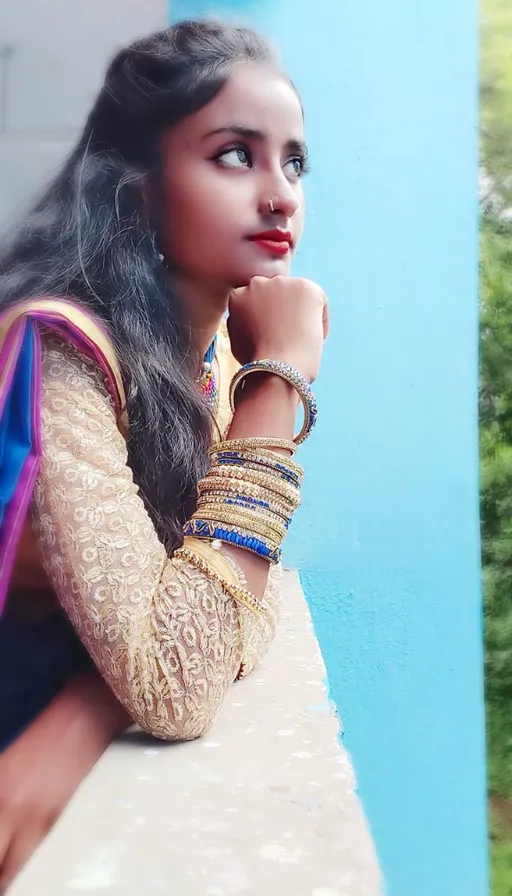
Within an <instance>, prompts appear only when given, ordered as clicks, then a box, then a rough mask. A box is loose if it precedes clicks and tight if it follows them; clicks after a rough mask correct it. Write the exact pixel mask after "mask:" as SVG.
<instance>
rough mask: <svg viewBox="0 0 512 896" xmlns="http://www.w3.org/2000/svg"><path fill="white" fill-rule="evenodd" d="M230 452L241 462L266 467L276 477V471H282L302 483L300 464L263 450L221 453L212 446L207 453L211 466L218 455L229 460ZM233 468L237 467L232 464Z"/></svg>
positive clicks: (216, 460) (226, 451)
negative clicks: (274, 472) (274, 473)
mask: <svg viewBox="0 0 512 896" xmlns="http://www.w3.org/2000/svg"><path fill="white" fill-rule="evenodd" d="M231 452H233V454H235V455H236V456H237V457H239V458H240V459H241V460H243V461H251V462H252V463H255V464H258V465H259V466H262V467H268V468H269V469H270V470H272V471H276V475H279V474H278V472H277V471H278V470H279V469H282V470H283V472H285V473H287V474H288V475H289V476H295V477H296V479H298V481H299V482H302V480H303V478H304V468H303V467H301V466H300V464H297V463H295V461H293V460H292V459H291V458H290V457H284V456H283V455H282V454H276V452H275V451H267V450H266V449H265V448H259V449H258V451H251V450H249V449H244V450H243V451H241V450H237V449H234V448H233V449H231V448H226V449H224V450H223V451H219V450H218V448H217V446H214V447H213V448H210V450H209V452H208V453H209V455H210V457H211V459H212V461H213V464H214V465H216V464H217V463H218V458H219V455H221V454H222V455H224V456H227V459H228V460H229V454H230V453H231ZM233 466H237V465H236V464H233Z"/></svg>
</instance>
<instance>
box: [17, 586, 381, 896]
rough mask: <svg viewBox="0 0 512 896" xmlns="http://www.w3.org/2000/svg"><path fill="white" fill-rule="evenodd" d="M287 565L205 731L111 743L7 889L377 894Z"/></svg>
mask: <svg viewBox="0 0 512 896" xmlns="http://www.w3.org/2000/svg"><path fill="white" fill-rule="evenodd" d="M324 679H325V669H324V665H323V662H322V659H321V656H320V652H319V649H318V645H317V642H316V639H315V636H314V633H313V629H312V625H311V619H310V615H309V611H308V608H307V605H306V602H305V599H304V596H303V594H302V591H301V588H300V584H299V580H298V577H297V576H296V575H295V574H294V573H287V574H286V597H285V609H284V616H283V620H282V624H281V628H280V633H279V636H278V639H277V641H276V643H275V645H274V646H273V648H272V651H271V652H270V654H269V656H268V658H267V660H266V662H265V663H264V665H263V666H261V668H260V669H258V670H257V671H255V672H254V673H253V674H252V675H250V676H249V677H248V678H247V679H246V680H245V681H242V682H240V683H239V684H237V685H235V686H234V687H233V689H232V691H231V694H230V695H229V697H228V700H227V703H226V705H225V707H224V709H223V711H222V713H221V715H220V716H219V719H218V721H217V723H216V725H215V727H214V729H213V731H212V732H211V734H210V735H209V736H208V737H207V738H206V739H205V740H202V741H197V742H195V743H191V744H179V745H172V744H170V745H166V744H159V743H155V742H154V741H148V740H145V739H143V738H142V737H141V736H140V735H133V736H132V737H128V738H126V739H125V740H124V741H123V742H120V743H116V744H114V745H113V746H112V747H111V748H110V749H109V750H108V752H107V753H106V754H105V756H104V757H103V759H102V760H101V762H100V763H99V764H98V765H97V767H96V769H95V770H94V772H93V773H92V774H91V775H90V777H89V778H88V779H87V781H86V782H85V783H84V785H83V786H82V788H81V790H80V791H79V793H78V794H77V796H76V797H75V799H74V800H73V801H72V803H71V805H70V806H69V808H68V810H67V812H66V813H65V815H64V816H63V817H62V819H61V820H60V822H59V823H58V825H57V826H56V828H55V829H54V831H53V832H52V834H51V835H50V837H49V838H48V839H47V841H46V842H45V844H44V845H43V846H42V848H41V849H40V850H39V852H38V853H37V854H36V856H35V857H34V859H33V860H32V862H31V863H30V864H29V865H28V867H27V868H26V869H25V871H24V872H23V873H22V875H20V877H19V878H18V880H17V882H16V883H15V885H14V886H13V887H12V889H11V890H10V893H9V896H64V894H77V893H100V894H106V896H111V894H116V896H117V894H119V896H152V894H158V893H163V894H166V896H232V894H258V896H263V894H269V896H273V894H276V896H380V894H381V889H380V876H379V871H378V866H377V861H376V858H375V852H374V848H373V844H372V840H371V837H370V835H369V833H368V828H367V825H366V822H365V818H364V814H363V811H362V809H361V806H360V803H359V801H358V799H357V797H356V795H355V793H354V778H353V773H352V768H351V765H350V761H349V758H348V756H347V754H346V753H345V751H344V750H343V748H342V746H341V744H340V741H339V739H338V732H339V723H338V720H337V718H336V716H335V714H334V712H333V710H332V707H331V706H330V705H329V702H328V698H327V694H326V689H325V683H324Z"/></svg>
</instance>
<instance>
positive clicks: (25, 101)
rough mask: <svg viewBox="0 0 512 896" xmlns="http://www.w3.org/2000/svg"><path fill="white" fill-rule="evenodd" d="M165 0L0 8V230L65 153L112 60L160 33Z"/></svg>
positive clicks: (81, 0) (55, 0)
mask: <svg viewBox="0 0 512 896" xmlns="http://www.w3.org/2000/svg"><path fill="white" fill-rule="evenodd" d="M168 18H169V10H168V5H167V3H166V2H165V0H142V2H141V0H47V2H45V3H42V2H40V0H16V3H13V2H8V0H7V2H3V3H0V231H1V232H3V231H5V230H7V229H8V228H9V226H10V225H11V223H12V222H13V220H15V219H16V217H18V215H19V214H20V213H21V212H22V211H23V209H24V208H25V206H26V204H27V203H28V202H30V201H31V199H32V197H33V195H34V191H37V190H39V188H40V187H41V185H42V184H44V182H45V180H46V179H47V178H48V177H49V176H50V175H51V173H52V172H53V171H54V170H55V168H56V166H57V165H58V163H59V162H60V160H61V159H62V158H63V157H64V155H65V153H66V152H67V151H68V149H69V147H70V146H71V144H72V142H73V140H74V139H75V138H76V136H77V134H78V131H79V129H80V128H81V126H82V124H83V122H84V119H85V116H86V114H87V112H88V110H89V107H90V105H91V104H92V101H93V99H94V96H95V94H96V92H97V89H98V87H99V86H100V84H101V81H102V77H103V72H104V68H105V66H106V64H107V61H108V59H109V58H110V56H112V55H113V53H114V52H115V51H116V50H117V49H118V48H119V47H122V46H123V45H124V44H125V43H127V42H128V41H130V40H132V39H133V38H135V37H140V36H141V35H143V34H145V33H147V32H150V31H152V30H155V29H156V28H161V27H163V26H165V24H166V23H167V21H168Z"/></svg>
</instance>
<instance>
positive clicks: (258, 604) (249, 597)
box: [173, 548, 267, 615]
mask: <svg viewBox="0 0 512 896" xmlns="http://www.w3.org/2000/svg"><path fill="white" fill-rule="evenodd" d="M173 559H176V560H183V561H185V562H186V563H190V565H191V566H193V567H195V569H198V570H199V571H200V572H203V573H204V574H205V575H206V576H208V578H209V579H212V580H213V581H214V582H217V583H218V584H219V585H220V586H221V587H222V589H223V590H224V591H225V592H226V594H229V596H230V597H232V598H233V600H236V601H237V603H240V604H243V606H244V607H247V609H248V610H252V612H253V613H256V615H262V614H264V613H266V612H267V608H266V607H265V605H264V604H263V602H262V601H260V600H258V598H257V597H255V596H254V594H252V593H251V592H250V591H248V590H247V589H246V588H242V587H241V586H237V585H231V583H230V582H226V580H225V579H223V578H222V576H220V575H219V574H218V573H217V572H216V570H215V569H213V567H212V566H210V564H209V563H207V562H206V560H204V558H203V557H199V555H198V554H195V553H194V552H193V551H190V550H189V549H188V548H178V549H177V550H176V551H175V552H174V555H173Z"/></svg>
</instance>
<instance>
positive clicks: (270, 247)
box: [249, 228, 293, 257]
mask: <svg viewBox="0 0 512 896" xmlns="http://www.w3.org/2000/svg"><path fill="white" fill-rule="evenodd" d="M249 239H250V240H251V242H252V243H256V244H257V245H258V246H259V247H260V249H263V251H264V252H268V253H269V255H276V256H278V257H283V256H284V255H287V254H288V252H289V251H290V249H291V247H292V245H293V241H292V235H291V233H290V232H289V231H288V230H279V229H278V228H275V229H273V230H265V231H263V232H262V233H257V234H255V235H254V236H251V237H249Z"/></svg>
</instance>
